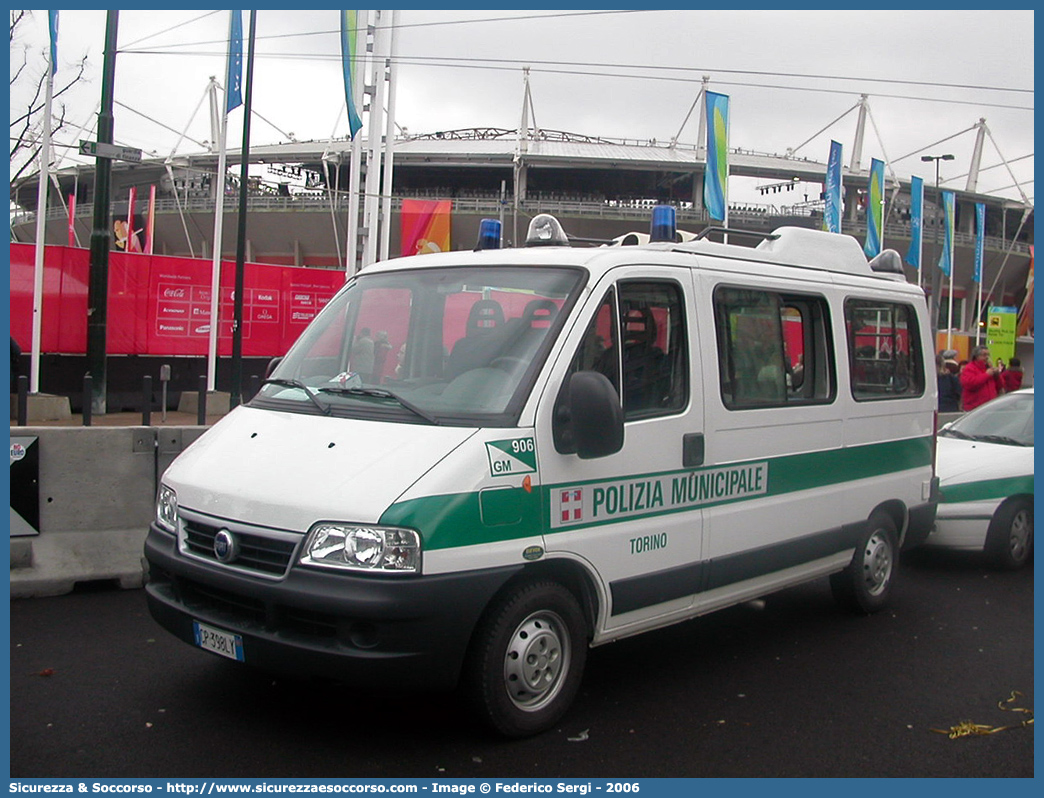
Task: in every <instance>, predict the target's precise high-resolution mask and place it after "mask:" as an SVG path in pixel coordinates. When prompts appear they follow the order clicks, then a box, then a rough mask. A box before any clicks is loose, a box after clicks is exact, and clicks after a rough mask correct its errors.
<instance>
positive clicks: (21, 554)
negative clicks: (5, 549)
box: [11, 538, 33, 571]
mask: <svg viewBox="0 0 1044 798" xmlns="http://www.w3.org/2000/svg"><path fill="white" fill-rule="evenodd" d="M32 565H33V541H32V540H30V539H27V538H15V539H14V540H12V541H11V570H12V571H13V570H14V569H15V568H31V567H32Z"/></svg>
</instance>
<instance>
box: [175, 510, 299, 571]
mask: <svg viewBox="0 0 1044 798" xmlns="http://www.w3.org/2000/svg"><path fill="white" fill-rule="evenodd" d="M222 529H228V530H229V531H230V532H231V533H232V534H233V535H234V536H235V538H236V541H237V542H238V543H239V555H238V556H237V557H236V559H235V560H234V561H232V562H230V563H222V562H220V561H219V560H218V559H217V557H216V556H215V555H214V538H215V537H216V536H217V533H218V532H219V531H220V530H222ZM277 534H278V535H279V537H275V535H277ZM300 540H301V536H300V535H288V534H287V533H274V532H273V533H270V534H264V533H263V532H262V531H260V530H259V531H256V532H247V531H244V530H243V529H241V528H239V527H238V526H231V525H218V524H215V523H213V522H210V521H204V520H201V519H198V518H187V517H184V514H183V523H182V537H181V549H182V551H183V552H184V553H186V554H191V555H193V556H195V557H199V558H201V559H204V560H208V561H210V562H213V563H215V564H218V565H228V566H229V567H232V568H238V569H241V570H246V571H252V572H254V573H257V574H260V575H265V576H283V575H285V574H286V572H287V569H288V568H289V567H290V563H291V562H292V560H293V557H294V551H295V550H296V549H297V544H298V543H299V542H300Z"/></svg>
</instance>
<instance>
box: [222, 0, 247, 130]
mask: <svg viewBox="0 0 1044 798" xmlns="http://www.w3.org/2000/svg"><path fill="white" fill-rule="evenodd" d="M229 13H230V14H231V18H230V19H229V23H228V64H227V67H228V68H227V70H226V72H225V113H226V114H227V113H228V112H229V111H231V110H232V109H233V108H238V107H239V106H240V105H242V104H243V12H242V11H230V12H229Z"/></svg>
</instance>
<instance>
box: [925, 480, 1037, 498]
mask: <svg viewBox="0 0 1044 798" xmlns="http://www.w3.org/2000/svg"><path fill="white" fill-rule="evenodd" d="M940 493H941V494H942V495H941V497H940V500H941V502H942V503H943V504H957V503H960V502H979V501H987V500H989V499H1004V498H1007V497H1008V496H1014V495H1016V494H1018V493H1026V494H1029V495H1030V496H1032V495H1033V475H1032V474H1029V475H1027V476H1021V477H1007V478H1004V479H983V480H979V481H978V482H961V483H958V484H956V485H947V486H945V487H943V488H940Z"/></svg>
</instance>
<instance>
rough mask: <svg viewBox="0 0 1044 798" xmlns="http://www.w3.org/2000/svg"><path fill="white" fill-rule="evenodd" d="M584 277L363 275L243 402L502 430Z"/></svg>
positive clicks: (534, 273) (544, 271)
mask: <svg viewBox="0 0 1044 798" xmlns="http://www.w3.org/2000/svg"><path fill="white" fill-rule="evenodd" d="M582 276H583V273H582V272H581V271H580V270H577V269H568V268H555V267H550V268H549V267H525V266H491V267H487V268H483V269H476V268H437V269H415V270H409V271H401V272H386V273H374V274H366V273H365V272H364V273H362V274H360V275H358V276H357V278H356V279H355V280H353V281H352V282H351V283H349V285H347V286H346V287H345V288H344V289H342V291H341V292H340V293H338V294H337V296H335V297H334V298H333V299H332V300H331V301H330V303H329V304H328V305H327V306H326V307H325V308H324V309H323V311H322V313H320V314H319V315H318V316H317V317H316V319H315V321H314V322H312V324H311V325H310V326H309V327H308V329H307V330H305V332H304V334H303V335H302V336H301V338H300V339H299V340H298V341H297V343H295V344H294V346H293V347H292V348H291V350H290V352H289V353H288V354H287V355H286V357H285V358H284V359H283V361H282V362H281V363H280V364H279V366H278V367H277V368H276V370H275V371H274V372H273V373H272V375H271V378H270V380H268V381H267V382H266V383H265V384H264V385H263V386H262V388H261V391H260V392H259V393H258V395H257V397H255V399H254V400H253V401H252V402H251V404H252V405H253V406H263V407H271V408H273V409H281V410H293V411H298V412H301V413H324V414H327V415H334V416H350V417H354V418H382V419H394V420H396V421H398V420H405V421H413V422H416V423H429V424H468V425H478V424H482V425H486V426H505V425H510V424H512V423H514V419H515V418H516V417H517V414H518V412H519V411H520V410H521V407H522V404H523V402H524V400H525V396H526V393H527V391H528V388H529V385H530V384H531V382H532V380H533V379H535V377H536V374H537V372H538V371H539V368H540V366H541V364H542V363H543V361H544V358H545V357H546V356H547V352H548V350H549V349H550V346H551V343H552V342H553V340H554V337H555V336H556V335H557V332H558V330H559V329H560V328H561V326H562V322H563V319H564V317H565V315H566V313H565V312H563V309H565V310H566V311H567V310H568V308H569V307H571V306H572V304H573V302H574V301H575V299H576V294H577V291H578V288H579V286H580V284H581V278H582Z"/></svg>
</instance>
